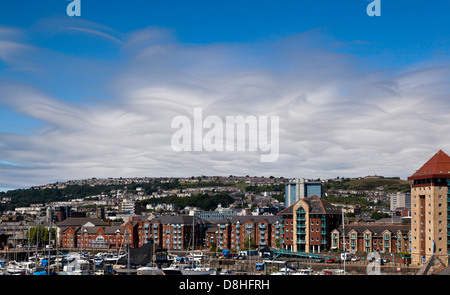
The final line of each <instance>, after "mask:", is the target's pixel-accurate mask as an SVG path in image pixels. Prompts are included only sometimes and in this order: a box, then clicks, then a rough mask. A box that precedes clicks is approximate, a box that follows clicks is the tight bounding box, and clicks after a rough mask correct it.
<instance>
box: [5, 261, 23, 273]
mask: <svg viewBox="0 0 450 295" xmlns="http://www.w3.org/2000/svg"><path fill="white" fill-rule="evenodd" d="M6 271H7V272H8V273H9V274H11V275H21V274H25V268H24V266H23V265H22V264H21V263H19V262H16V261H14V260H13V261H10V262H9V263H8V265H7V266H6Z"/></svg>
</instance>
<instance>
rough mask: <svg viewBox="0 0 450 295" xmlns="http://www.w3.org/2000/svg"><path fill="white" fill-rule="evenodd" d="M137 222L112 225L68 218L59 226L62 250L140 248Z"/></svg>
mask: <svg viewBox="0 0 450 295" xmlns="http://www.w3.org/2000/svg"><path fill="white" fill-rule="evenodd" d="M138 225H139V223H138V222H137V221H128V222H126V223H124V224H122V225H112V224H110V223H107V222H104V221H102V220H100V219H98V218H89V217H83V218H73V217H72V218H67V219H66V220H64V221H63V222H61V223H59V224H58V225H57V228H58V231H57V236H58V241H59V243H60V247H62V248H69V249H70V248H75V249H78V248H80V249H119V248H122V249H125V248H126V247H131V248H136V247H138V246H139V235H138Z"/></svg>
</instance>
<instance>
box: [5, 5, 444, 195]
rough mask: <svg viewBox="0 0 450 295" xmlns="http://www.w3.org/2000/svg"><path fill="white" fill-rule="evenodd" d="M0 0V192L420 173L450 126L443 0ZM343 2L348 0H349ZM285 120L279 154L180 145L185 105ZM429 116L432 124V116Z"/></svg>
mask: <svg viewBox="0 0 450 295" xmlns="http://www.w3.org/2000/svg"><path fill="white" fill-rule="evenodd" d="M69 3H70V1H65V0H49V1H24V0H16V1H3V0H0V8H1V9H0V189H6V188H20V187H29V186H31V185H38V184H46V183H50V182H54V181H64V180H69V179H74V178H76V179H78V178H89V177H120V176H190V175H206V174H209V175H211V174H215V175H229V174H237V175H246V174H249V175H269V174H270V175H278V176H285V177H306V178H310V177H311V178H313V177H321V178H326V177H335V176H364V175H367V174H384V175H386V176H401V177H402V178H405V177H407V176H408V175H410V174H412V173H413V172H414V171H415V169H418V168H419V167H420V166H421V164H422V163H423V162H425V161H426V160H428V158H429V157H431V156H432V155H433V154H434V153H435V152H436V151H437V150H439V149H443V150H444V151H445V150H446V148H447V150H448V151H449V152H450V143H447V142H446V141H445V140H443V139H442V138H441V137H440V136H439V135H440V134H448V131H450V130H448V129H449V128H450V125H448V124H449V123H448V122H450V121H449V120H447V119H448V118H447V114H448V113H449V112H448V111H449V110H450V109H449V108H450V106H449V105H448V103H447V100H448V95H449V93H450V91H449V88H450V87H449V86H447V85H449V83H448V82H449V81H448V79H449V72H450V71H449V69H450V68H449V53H450V52H449V48H450V46H449V45H450V29H449V28H450V26H449V23H450V20H449V18H448V11H450V4H449V3H448V2H447V1H433V2H432V4H430V2H429V1H428V2H427V1H424V0H415V1H398V0H397V1H396V0H391V1H387V0H381V16H380V17H369V16H368V15H367V14H366V7H367V5H368V4H369V3H370V1H366V0H348V1H331V0H323V1H133V2H132V3H127V2H125V1H103V0H81V16H80V17H69V16H67V14H66V7H67V5H68V4H69ZM344 3H345V4H344ZM194 107H202V108H204V110H205V113H207V114H210V115H218V116H225V115H227V114H248V115H250V114H251V115H267V114H272V115H278V116H280V118H281V122H280V152H281V155H280V158H279V160H278V161H277V162H275V163H270V164H267V163H266V164H262V163H259V162H258V161H257V159H259V157H258V155H255V154H254V153H249V152H247V153H234V154H227V153H208V152H203V153H197V154H195V153H176V152H174V151H173V150H172V149H171V147H170V136H171V135H172V133H173V130H172V129H171V128H170V121H171V119H172V118H173V117H174V116H176V115H180V114H183V115H187V114H191V115H192V110H193V108H194ZM428 113H433V114H434V116H433V118H429V116H427V115H426V114H428Z"/></svg>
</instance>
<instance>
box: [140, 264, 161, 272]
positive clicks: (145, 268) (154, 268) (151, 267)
mask: <svg viewBox="0 0 450 295" xmlns="http://www.w3.org/2000/svg"><path fill="white" fill-rule="evenodd" d="M137 274H138V275H161V274H163V270H162V269H161V268H158V266H157V265H156V264H153V263H149V264H147V265H146V266H141V267H139V268H138V269H137Z"/></svg>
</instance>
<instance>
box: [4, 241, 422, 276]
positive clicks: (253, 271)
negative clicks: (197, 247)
mask: <svg viewBox="0 0 450 295" xmlns="http://www.w3.org/2000/svg"><path fill="white" fill-rule="evenodd" d="M141 250H145V251H146V252H148V253H147V254H148V255H146V256H145V257H146V258H144V259H143V258H142V252H141V253H139V252H136V251H134V252H133V251H120V252H119V251H97V252H96V253H95V252H93V251H90V252H88V251H70V252H69V251H67V252H66V251H58V252H57V251H47V252H45V251H42V252H38V253H37V254H36V253H35V252H31V251H30V252H23V253H22V255H18V253H10V254H9V255H3V257H2V258H0V275H189V276H192V275H202V276H205V275H365V274H367V271H368V266H369V264H370V262H369V261H361V260H359V259H353V260H349V261H347V262H346V264H344V262H345V261H340V260H338V261H334V260H331V259H329V260H328V261H327V260H324V259H321V258H313V257H311V258H309V257H262V256H260V255H253V256H239V255H234V256H233V255H229V256H225V255H223V254H221V253H204V252H197V251H196V252H192V253H186V252H184V253H183V252H168V251H167V250H165V249H155V250H153V249H152V247H146V248H145V249H141ZM25 253H27V254H28V255H24V254H25ZM153 254H154V255H153ZM6 257H8V258H6ZM137 261H140V263H136V262H137ZM380 269H381V272H382V274H390V275H392V274H397V275H403V274H416V273H417V272H418V270H419V268H418V267H413V266H410V267H405V266H404V265H397V264H395V263H386V264H383V265H381V266H380Z"/></svg>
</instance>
